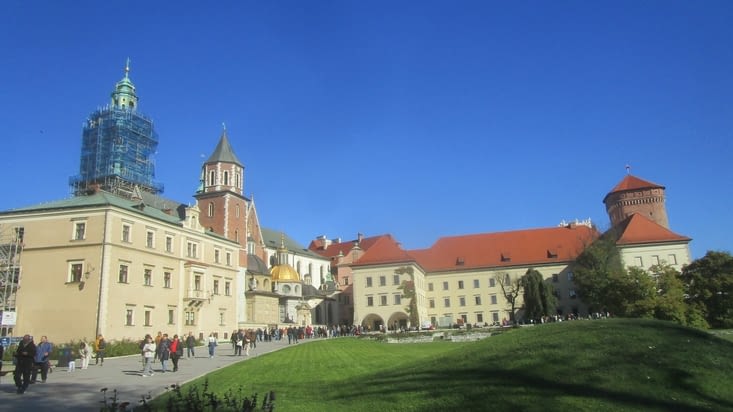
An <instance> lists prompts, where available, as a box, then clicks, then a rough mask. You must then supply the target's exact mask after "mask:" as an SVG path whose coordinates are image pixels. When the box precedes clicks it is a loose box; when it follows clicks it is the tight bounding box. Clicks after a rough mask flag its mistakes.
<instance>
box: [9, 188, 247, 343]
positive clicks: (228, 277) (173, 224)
mask: <svg viewBox="0 0 733 412" xmlns="http://www.w3.org/2000/svg"><path fill="white" fill-rule="evenodd" d="M146 196H147V194H146ZM183 212H184V214H183V215H178V214H177V212H174V211H173V210H171V212H170V214H166V213H164V212H163V211H161V210H160V209H157V208H155V207H151V206H147V205H146V203H145V202H144V201H143V199H137V200H127V199H123V198H121V197H118V196H114V195H112V194H109V193H106V192H98V193H95V194H91V195H87V196H77V197H74V198H71V199H67V200H61V201H57V202H50V203H46V204H43V205H39V206H34V207H28V208H22V209H16V210H11V211H7V212H3V213H1V214H0V227H3V228H6V229H8V228H12V229H13V230H14V231H16V230H20V231H21V232H22V233H23V238H22V243H23V249H22V256H21V257H20V262H21V263H22V270H21V273H20V284H19V287H18V289H17V291H16V297H15V302H16V308H17V314H16V315H17V316H16V318H17V324H16V325H15V327H14V329H17V330H18V331H22V333H30V334H35V335H49V336H53V337H54V340H56V341H59V342H60V341H68V340H72V339H93V338H94V337H95V335H96V334H100V333H101V334H103V335H104V336H105V337H107V339H111V340H117V339H123V338H128V339H140V338H142V337H143V336H144V335H145V334H146V333H150V334H155V333H157V332H158V331H165V332H167V333H169V334H173V333H178V334H179V335H180V334H182V333H188V332H189V331H191V332H194V334H196V335H204V334H205V335H208V334H209V333H210V332H214V333H224V332H225V331H228V330H231V329H233V328H236V325H237V318H236V308H237V306H236V298H235V295H234V293H235V291H236V290H237V289H238V288H239V284H238V282H239V280H238V276H237V273H238V270H239V255H238V250H239V245H238V244H236V243H235V242H232V241H230V240H227V239H225V238H223V237H221V236H219V235H216V234H215V233H213V232H210V231H207V230H205V228H204V227H202V226H201V225H200V224H199V222H198V216H197V214H198V210H197V208H196V207H195V206H194V207H191V208H187V209H185V210H183Z"/></svg>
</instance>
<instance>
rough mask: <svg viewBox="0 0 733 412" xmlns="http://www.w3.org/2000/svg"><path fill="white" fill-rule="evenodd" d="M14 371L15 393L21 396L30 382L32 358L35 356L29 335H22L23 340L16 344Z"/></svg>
mask: <svg viewBox="0 0 733 412" xmlns="http://www.w3.org/2000/svg"><path fill="white" fill-rule="evenodd" d="M13 356H15V371H14V372H13V378H14V380H15V387H16V388H17V393H19V394H22V393H24V392H25V391H26V389H28V385H29V384H30V382H31V369H32V368H33V358H34V357H35V356H36V345H35V344H34V343H33V338H31V336H30V335H24V336H23V340H21V341H20V342H18V349H16V350H15V355H13Z"/></svg>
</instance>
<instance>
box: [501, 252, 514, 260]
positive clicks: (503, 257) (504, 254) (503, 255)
mask: <svg viewBox="0 0 733 412" xmlns="http://www.w3.org/2000/svg"><path fill="white" fill-rule="evenodd" d="M501 261H502V262H511V261H512V255H511V253H509V252H501Z"/></svg>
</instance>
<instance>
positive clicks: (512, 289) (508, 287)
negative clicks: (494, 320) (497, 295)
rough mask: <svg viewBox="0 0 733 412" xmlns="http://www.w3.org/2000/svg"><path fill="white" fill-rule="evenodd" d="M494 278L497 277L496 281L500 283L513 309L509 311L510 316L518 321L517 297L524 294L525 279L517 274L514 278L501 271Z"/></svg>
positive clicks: (502, 291)
mask: <svg viewBox="0 0 733 412" xmlns="http://www.w3.org/2000/svg"><path fill="white" fill-rule="evenodd" d="M494 279H496V283H498V284H499V287H500V288H501V293H502V295H504V298H505V299H506V301H507V302H508V303H509V306H510V310H511V312H510V313H509V318H510V320H511V321H512V323H516V321H517V320H516V313H517V298H518V297H519V295H521V294H522V290H523V286H522V284H523V280H522V278H520V277H519V276H515V277H513V278H512V277H511V276H510V275H509V274H508V273H506V272H499V273H497V274H495V275H494Z"/></svg>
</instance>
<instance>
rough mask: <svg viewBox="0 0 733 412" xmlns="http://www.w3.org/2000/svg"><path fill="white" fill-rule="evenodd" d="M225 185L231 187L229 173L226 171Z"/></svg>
mask: <svg viewBox="0 0 733 412" xmlns="http://www.w3.org/2000/svg"><path fill="white" fill-rule="evenodd" d="M224 185H225V186H228V185H229V172H227V171H226V170H225V171H224Z"/></svg>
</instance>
